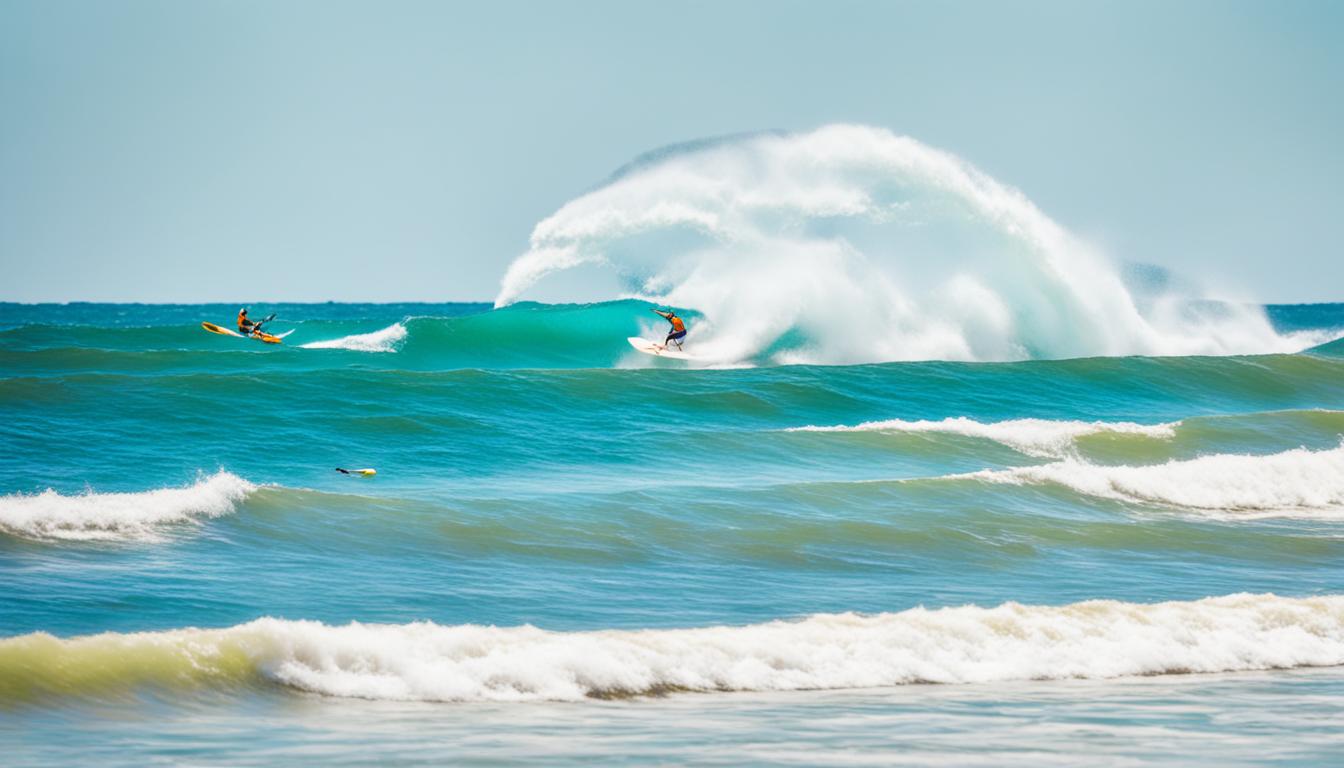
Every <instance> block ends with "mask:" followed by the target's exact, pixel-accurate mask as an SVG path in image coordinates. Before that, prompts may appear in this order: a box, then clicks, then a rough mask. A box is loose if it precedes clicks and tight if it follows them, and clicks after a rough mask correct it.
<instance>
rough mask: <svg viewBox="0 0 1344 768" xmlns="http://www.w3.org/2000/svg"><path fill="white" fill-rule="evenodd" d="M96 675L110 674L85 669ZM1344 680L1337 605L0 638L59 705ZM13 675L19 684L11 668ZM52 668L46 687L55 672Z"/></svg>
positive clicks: (269, 626)
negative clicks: (188, 695) (224, 689)
mask: <svg viewBox="0 0 1344 768" xmlns="http://www.w3.org/2000/svg"><path fill="white" fill-rule="evenodd" d="M112 651H115V653H113V652H112ZM90 659H92V660H101V662H102V663H99V664H95V665H92V666H90V664H89V663H87V662H88V660H90ZM109 659H111V660H114V661H111V662H109V661H108V660H109ZM240 661H242V662H244V663H245V666H242V667H240V665H239V663H238V662H240ZM1340 664H1344V596H1339V595H1332V596H1320V597H1310V598H1286V597H1277V596H1274V595H1248V594H1240V595H1229V596H1225V597H1215V598H1206V599H1203V600H1197V601H1193V602H1166V603H1157V604H1135V603H1124V602H1115V601H1110V600H1098V601H1089V602H1083V603H1076V604H1073V605H1065V606H1058V607H1050V606H1028V605H1019V604H1017V603H1006V604H1003V605H1000V606H998V607H994V608H980V607H974V606H966V607H957V608H943V609H938V610H925V609H923V608H915V609H912V610H907V611H902V612H900V613H884V614H877V615H857V614H852V613H846V614H821V615H814V616H811V617H808V618H806V619H803V620H800V621H772V622H768V623H764V624H755V625H749V626H716V627H705V628H699V629H656V630H655V629H650V630H604V631H590V632H548V631H544V630H541V629H537V628H535V627H530V626H522V627H509V628H501V627H485V626H472V625H466V626H440V625H437V624H432V623H428V622H424V623H415V624H406V625H374V624H349V625H345V626H328V625H325V624H321V623H317V622H311V621H282V620H278V619H269V618H268V619H260V620H257V621H254V622H251V623H249V624H244V625H241V626H238V627H233V628H230V629H223V630H177V631H171V632H159V633H145V634H133V635H117V634H107V635H96V636H90V637H83V638H72V639H69V640H55V639H54V638H51V637H50V636H47V635H41V636H31V635H30V636H23V637H17V638H10V639H8V640H0V675H9V674H10V673H11V672H13V673H17V674H21V675H22V674H28V675H40V676H42V679H41V680H36V681H34V685H43V684H46V681H47V680H48V678H52V679H54V678H56V677H57V676H58V675H59V677H60V680H59V682H60V685H61V686H62V689H63V690H77V689H79V688H80V687H81V686H82V685H85V684H86V683H85V682H84V681H82V680H81V679H76V678H75V677H73V675H76V674H88V675H90V676H91V681H90V682H89V684H93V683H96V684H97V685H99V686H102V687H103V688H106V687H107V686H108V685H109V682H110V680H112V679H113V678H114V677H115V676H117V675H124V676H125V677H126V679H125V681H124V684H126V685H134V684H136V683H137V682H138V680H137V678H139V679H144V678H149V679H162V680H165V681H167V682H169V683H171V681H172V680H174V679H187V678H189V677H190V678H195V679H199V678H200V677H202V676H207V677H209V676H218V677H233V678H236V676H237V675H238V674H249V673H248V672H247V671H246V670H247V668H250V669H251V670H253V673H255V674H260V675H262V676H264V677H265V678H269V679H270V680H273V681H275V682H279V683H282V684H284V685H288V686H291V687H294V688H297V689H301V690H304V691H311V692H315V693H319V694H325V695H329V696H346V697H361V698H369V699H396V700H420V701H533V700H577V699H582V698H584V697H588V696H612V695H631V694H635V695H638V694H648V693H657V692H660V691H668V690H689V691H788V690H809V689H835V688H863V687H878V686H895V685H904V684H909V683H992V682H996V681H1007V680H1060V679H1068V678H1101V679H1104V678H1115V677H1123V676H1131V675H1154V674H1172V673H1188V672H1234V671H1241V670H1263V669H1288V668H1293V667H1301V666H1325V665H1340ZM14 665H18V666H19V667H20V669H18V670H10V669H9V667H11V666H14ZM43 665H45V666H43ZM47 667H49V668H50V669H51V670H52V672H51V674H50V675H47V674H45V673H43V672H42V669H45V668H47ZM86 668H87V669H88V670H89V671H87V672H85V671H83V670H85V669H86ZM53 684H54V683H53ZM20 690H22V686H20Z"/></svg>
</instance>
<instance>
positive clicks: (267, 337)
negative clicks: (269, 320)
mask: <svg viewBox="0 0 1344 768" xmlns="http://www.w3.org/2000/svg"><path fill="white" fill-rule="evenodd" d="M201 327H202V328H204V329H205V330H207V331H209V332H211V333H218V334H219V335H220V336H237V337H238V338H240V339H243V338H253V339H261V340H262V341H264V342H266V343H267V344H280V343H281V341H280V340H281V338H283V337H281V336H272V335H271V334H269V333H266V332H265V331H257V332H256V333H254V334H252V335H251V336H250V337H246V336H243V334H241V333H239V332H237V331H235V330H232V329H229V328H224V327H223V326H218V325H215V324H214V323H201Z"/></svg>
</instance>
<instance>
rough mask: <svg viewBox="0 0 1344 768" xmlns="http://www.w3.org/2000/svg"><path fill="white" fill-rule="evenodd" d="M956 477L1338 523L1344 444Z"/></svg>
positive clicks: (1343, 508) (1071, 462)
mask: <svg viewBox="0 0 1344 768" xmlns="http://www.w3.org/2000/svg"><path fill="white" fill-rule="evenodd" d="M956 477H962V478H975V479H978V480H983V481H986V482H991V483H1009V484H1013V485H1030V484H1044V483H1053V484H1056V485H1062V486H1065V487H1067V488H1070V489H1072V490H1074V491H1077V492H1078V493H1082V494H1085V495H1088V496H1096V497H1100V498H1106V499H1118V500H1121V501H1131V502H1139V503H1156V504H1165V505H1169V506H1174V507H1182V508H1186V509H1193V510H1204V511H1210V512H1231V513H1237V514H1238V516H1240V517H1247V516H1251V517H1273V516H1284V515H1290V516H1306V517H1314V518H1336V517H1339V516H1340V515H1341V513H1344V445H1341V446H1340V447H1338V448H1333V449H1330V450H1324V451H1310V450H1307V449H1305V448H1296V449H1293V450H1291V451H1284V452H1283V453H1276V454H1271V455H1268V456H1251V455H1243V454H1214V455H1211V456H1201V457H1199V458H1196V459H1189V460H1186V461H1175V460H1173V461H1168V462H1166V463H1165V464H1154V465H1149V466H1127V465H1118V466H1105V465H1098V464H1090V463H1087V462H1084V461H1079V460H1076V459H1065V460H1064V461H1058V462H1054V463H1051V464H1045V465H1042V466H1038V467H1017V468H1014V469H1005V470H983V471H980V472H973V473H970V474H966V475H957V476H956Z"/></svg>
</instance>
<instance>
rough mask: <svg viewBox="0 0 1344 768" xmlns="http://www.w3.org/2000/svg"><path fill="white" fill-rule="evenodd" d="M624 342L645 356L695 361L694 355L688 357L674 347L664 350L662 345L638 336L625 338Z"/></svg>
mask: <svg viewBox="0 0 1344 768" xmlns="http://www.w3.org/2000/svg"><path fill="white" fill-rule="evenodd" d="M626 341H628V342H630V346H632V347H634V348H635V349H637V350H639V351H640V352H643V353H644V354H646V355H653V356H654V357H670V358H672V359H673V360H694V359H695V355H690V354H687V353H685V352H682V351H681V350H680V349H677V348H676V347H675V346H672V347H668V348H666V349H664V348H663V345H662V344H659V343H658V342H656V341H649V340H648V339H641V338H640V337H638V336H631V337H629V338H627V339H626Z"/></svg>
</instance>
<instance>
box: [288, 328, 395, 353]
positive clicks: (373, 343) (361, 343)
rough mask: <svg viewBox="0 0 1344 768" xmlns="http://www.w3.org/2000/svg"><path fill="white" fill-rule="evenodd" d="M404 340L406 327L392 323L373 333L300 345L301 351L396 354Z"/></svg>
mask: <svg viewBox="0 0 1344 768" xmlns="http://www.w3.org/2000/svg"><path fill="white" fill-rule="evenodd" d="M405 339H406V326H405V325H403V324H402V323H393V324H392V325H389V326H387V327H386V328H384V329H382V330H379V331H374V332H373V333H356V334H352V335H350V336H342V337H341V338H339V339H330V340H327V341H310V342H308V343H307V344H300V345H299V346H300V347H302V348H303V349H348V350H350V351H352V352H396V351H397V348H398V347H399V346H400V345H401V342H403V341H405Z"/></svg>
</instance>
